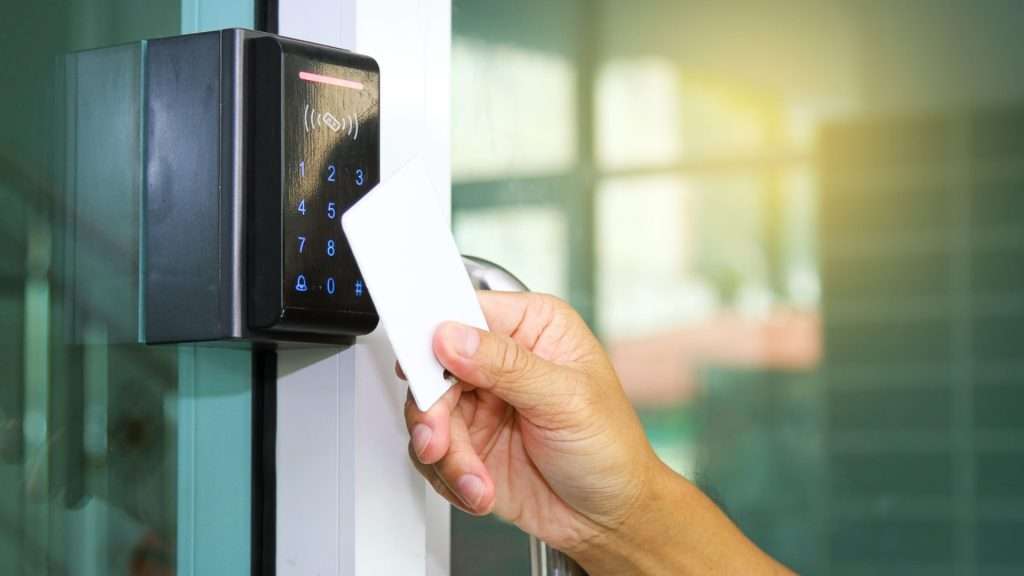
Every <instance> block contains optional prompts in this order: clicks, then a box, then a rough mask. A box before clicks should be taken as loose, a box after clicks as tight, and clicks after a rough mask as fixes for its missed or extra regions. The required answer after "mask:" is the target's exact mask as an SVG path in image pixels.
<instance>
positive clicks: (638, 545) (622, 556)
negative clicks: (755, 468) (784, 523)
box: [570, 459, 791, 576]
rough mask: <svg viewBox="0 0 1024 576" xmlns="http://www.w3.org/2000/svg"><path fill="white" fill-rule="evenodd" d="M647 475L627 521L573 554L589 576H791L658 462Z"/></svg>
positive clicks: (709, 502) (692, 486) (700, 493)
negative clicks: (717, 575) (781, 575)
mask: <svg viewBox="0 0 1024 576" xmlns="http://www.w3.org/2000/svg"><path fill="white" fill-rule="evenodd" d="M655 460H657V459H655ZM648 474H649V476H648V478H647V479H646V482H645V485H644V490H643V492H642V493H641V494H640V497H639V498H638V500H637V502H636V504H635V505H634V506H632V507H631V510H630V511H629V513H628V514H627V515H626V516H625V518H624V520H623V522H622V523H621V524H620V525H619V526H618V527H616V528H614V529H610V530H608V531H606V532H604V533H602V534H601V536H600V537H598V538H595V539H593V540H592V541H591V542H588V545H587V546H586V548H585V549H582V550H579V551H577V552H576V553H575V554H573V553H571V554H570V555H572V556H573V558H574V559H575V560H576V561H577V562H579V563H580V564H581V565H582V566H583V568H585V569H586V570H587V572H588V573H589V574H591V575H592V576H600V575H603V574H645V575H646V574H651V575H655V574H672V575H687V574H709V573H715V574H791V572H790V571H789V570H787V569H786V568H785V567H784V566H782V565H781V564H778V563H777V562H775V561H774V560H773V559H772V558H771V557H769V556H768V555H766V554H764V553H763V552H762V551H761V550H760V549H758V547H757V546H756V545H754V543H753V542H751V541H750V540H748V539H747V538H746V537H745V536H744V535H743V533H742V532H740V530H739V529H738V528H737V527H736V526H735V525H734V524H733V523H732V522H731V521H730V520H729V518H728V517H726V515H725V514H724V513H722V511H721V510H719V509H718V507H717V506H715V505H714V503H712V502H711V500H710V499H709V498H708V497H707V496H705V495H704V494H703V493H702V492H701V491H700V490H699V489H698V488H697V487H696V486H694V485H693V484H691V483H690V482H689V481H688V480H686V479H685V478H683V477H682V476H680V475H679V474H676V473H675V472H673V471H672V470H671V469H669V468H668V467H667V466H666V465H665V464H664V463H662V462H661V461H660V460H657V462H656V465H654V466H652V467H651V470H650V471H649V472H648Z"/></svg>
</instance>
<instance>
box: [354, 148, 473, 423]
mask: <svg viewBox="0 0 1024 576" xmlns="http://www.w3.org/2000/svg"><path fill="white" fill-rule="evenodd" d="M341 225H342V228H343V229H344V230H345V235H346V236H347V237H348V242H349V244H350V245H351V246H352V253H353V254H355V257H356V262H357V263H358V264H359V269H360V271H361V272H362V275H363V280H364V281H365V282H366V287H367V289H368V290H369V293H370V297H371V298H373V303H374V305H375V306H376V307H377V312H378V314H380V319H381V322H383V323H384V328H385V329H386V330H387V333H388V338H389V339H390V340H391V347H392V348H393V349H394V351H395V356H397V357H398V361H399V363H400V364H401V365H402V371H403V372H405V375H406V377H407V378H408V379H409V389H410V390H411V391H412V396H413V398H414V399H415V400H416V405H417V406H418V407H419V409H420V410H426V409H428V408H430V407H431V406H432V405H433V404H434V402H436V401H437V400H438V399H439V398H440V397H441V396H442V395H444V393H445V392H446V391H447V390H448V388H450V387H451V384H450V383H449V382H448V381H447V380H445V378H444V368H443V367H442V366H441V364H440V363H439V362H438V361H437V358H436V357H435V356H434V351H433V347H432V341H433V336H434V331H435V330H436V329H437V327H438V326H439V325H441V323H442V322H445V321H448V320H453V321H456V322H461V323H463V324H468V325H470V326H476V327H477V328H482V329H484V330H486V329H487V321H486V319H485V318H484V314H483V311H482V310H481V309H480V303H479V301H478V300H477V298H476V292H475V291H474V290H473V284H472V282H471V281H470V279H469V275H468V273H467V272H466V268H465V267H464V266H463V264H462V256H461V255H460V254H459V249H458V247H457V246H456V245H455V239H454V238H453V237H452V233H451V231H450V230H449V229H448V226H447V222H446V221H445V219H444V218H443V215H442V212H441V209H440V207H438V206H437V204H436V196H435V195H434V191H433V190H432V187H431V184H430V179H429V177H428V175H427V171H426V167H425V166H424V165H423V163H422V162H421V161H420V160H418V159H417V160H414V161H412V162H411V163H409V164H408V165H406V166H405V167H404V168H402V170H401V171H399V172H398V173H397V174H395V175H394V176H392V177H391V178H389V179H387V180H385V181H384V182H382V183H380V184H378V185H377V186H375V187H374V188H373V190H370V192H369V193H367V194H366V196H364V197H363V198H362V199H361V200H359V201H358V202H356V204H355V205H354V206H352V207H351V208H349V209H348V210H347V211H346V212H345V214H344V215H343V216H342V217H341Z"/></svg>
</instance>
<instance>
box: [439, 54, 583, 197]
mask: <svg viewBox="0 0 1024 576" xmlns="http://www.w3.org/2000/svg"><path fill="white" fill-rule="evenodd" d="M498 63H500V65H496V64H498ZM452 81H453V86H452V99H453V102H452V140H453V141H455V142H458V143H459V145H458V146H456V147H454V148H453V150H452V179H453V180H455V181H457V182H458V181H469V180H481V179H487V178H501V177H507V176H513V175H514V176H523V175H530V174H533V175H536V174H552V173H558V172H562V171H565V170H567V169H570V168H571V167H572V165H573V164H574V163H575V162H576V158H577V146H576V138H577V124H576V90H577V88H576V71H575V69H574V68H573V66H572V63H571V62H569V61H568V60H567V59H566V58H565V57H564V56H561V55H559V54H555V53H550V52H547V51H541V50H533V49H529V48H525V47H520V46H513V45H508V44H495V43H488V42H482V41H480V40H476V39H470V38H460V37H456V38H455V39H454V40H453V41H452Z"/></svg>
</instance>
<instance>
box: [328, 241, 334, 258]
mask: <svg viewBox="0 0 1024 576" xmlns="http://www.w3.org/2000/svg"><path fill="white" fill-rule="evenodd" d="M327 255H328V256H334V240H328V241H327Z"/></svg>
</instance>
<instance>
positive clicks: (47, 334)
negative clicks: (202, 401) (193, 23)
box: [0, 1, 180, 575]
mask: <svg viewBox="0 0 1024 576" xmlns="http://www.w3.org/2000/svg"><path fill="white" fill-rule="evenodd" d="M5 11H6V16H7V18H6V19H5V20H4V22H3V23H2V24H0V28H2V30H0V49H2V51H3V53H4V54H5V60H4V61H5V64H4V71H5V74H4V76H5V78H6V79H7V81H6V82H5V84H4V91H3V94H2V95H0V104H2V105H0V124H2V125H3V126H4V127H5V130H4V131H3V135H2V136H0V204H2V206H3V209H2V210H0V572H2V573H3V574H11V575H29V574H85V575H91V574H96V575H99V574H171V573H173V572H174V565H175V560H174V554H175V540H176V505H175V484H176V482H175V478H176V474H175V469H176V461H175V455H176V443H175V420H174V413H173V405H174V402H173V400H174V397H175V391H176V384H177V382H176V380H177V369H176V360H175V357H176V356H175V350H174V349H173V348H169V349H147V348H144V347H142V346H137V345H123V344H117V345H112V343H111V332H116V333H118V334H120V331H121V329H122V328H124V325H123V324H124V323H125V319H126V318H127V319H129V320H128V321H127V323H128V324H131V323H132V320H134V316H133V311H130V310H128V309H130V308H132V306H133V304H132V303H131V302H128V301H125V300H121V301H120V302H118V303H117V304H116V305H115V306H109V307H108V306H107V304H109V296H110V295H108V297H107V298H99V299H93V298H92V297H91V296H92V295H85V294H80V293H78V292H77V291H76V287H75V286H74V285H73V283H71V282H70V281H69V276H68V275H67V269H66V265H67V262H68V261H69V260H68V258H69V254H73V253H74V254H78V253H77V252H76V250H77V249H78V248H80V246H78V245H76V243H75V242H74V241H73V239H74V238H75V236H74V235H73V234H72V233H71V231H70V230H69V229H68V227H67V222H68V216H69V212H70V211H71V210H73V209H75V207H74V206H72V205H69V203H68V201H67V200H68V195H67V192H68V189H69V187H70V186H73V185H74V184H73V182H74V180H73V179H74V174H72V173H71V171H68V172H65V170H66V169H67V168H68V166H66V165H65V164H64V160H65V159H66V158H68V157H69V156H66V155H65V153H66V152H70V148H72V147H73V143H74V135H73V134H71V133H70V129H71V128H72V127H74V126H68V125H66V124H65V123H64V122H65V120H66V115H68V114H73V113H74V111H72V110H71V108H70V107H68V106H66V105H67V104H69V103H70V102H69V100H67V99H66V95H67V94H70V93H71V92H70V91H73V90H74V89H75V88H74V82H72V83H71V85H69V84H68V82H66V81H67V80H69V79H70V80H72V81H74V80H75V79H76V76H75V75H74V74H73V73H72V74H69V75H67V76H65V74H64V72H65V70H64V69H63V68H62V66H63V63H64V56H65V55H66V54H67V53H68V52H70V51H72V50H79V49H86V48H93V47H96V46H105V45H111V44H117V43H122V42H128V41H130V40H133V39H137V38H144V37H153V36H166V35H170V34H173V33H176V32H177V30H178V27H179V23H180V15H179V14H178V3H177V2H153V3H148V4H147V7H146V10H145V11H136V10H134V9H132V8H131V7H130V6H128V5H126V4H124V3H112V2H102V1H101V2H90V3H81V2H57V3H56V4H53V5H50V6H48V7H47V8H46V9H41V8H40V7H39V6H38V5H35V4H33V3H30V2H22V3H12V4H11V5H10V6H5ZM93 80H95V81H96V82H102V81H103V80H104V79H103V78H94V79H93ZM121 80H123V81H129V82H130V81H131V78H130V77H129V78H122V79H121ZM65 90H68V92H65ZM115 102H117V100H116V99H113V98H112V99H109V100H108V101H104V102H103V103H104V104H108V105H114V104H115ZM107 120H108V122H109V120H110V118H109V117H108V118H107ZM78 127H82V126H78ZM83 129H84V127H83ZM89 146H90V147H91V148H92V149H93V150H94V151H95V152H96V156H94V157H96V158H98V157H101V156H102V155H103V154H106V155H107V156H106V161H104V162H97V163H95V165H94V166H92V167H91V169H92V170H93V172H92V174H93V175H94V176H96V177H97V179H98V180H99V181H100V182H101V185H102V186H107V187H109V188H116V187H118V186H120V185H121V183H122V182H124V181H125V180H131V179H132V178H133V171H132V168H131V166H132V163H131V161H130V160H131V159H132V158H128V159H123V158H121V157H120V156H118V155H119V154H120V152H121V151H122V148H120V147H119V143H118V142H115V141H113V140H112V139H97V140H93V141H90V142H89ZM72 155H73V153H72ZM133 158H137V156H134V157H133ZM111 160H113V161H111ZM120 160H127V161H124V162H122V161H120ZM85 170H86V168H85V167H82V171H81V173H84V171H85ZM134 176H136V177H137V173H134ZM92 208H94V209H100V208H101V207H99V206H94V207H92ZM111 208H112V209H113V208H116V207H111ZM116 214H119V213H118V212H117V211H116V210H111V211H110V212H108V213H107V214H106V218H103V219H100V220H99V221H94V220H90V221H89V224H90V226H91V227H90V228H89V229H87V230H86V229H82V230H79V231H78V232H79V233H80V234H81V236H80V237H88V238H89V239H90V241H92V242H94V243H95V244H94V246H93V250H94V252H92V253H90V254H88V255H85V254H78V255H79V256H81V257H82V258H83V263H84V264H85V265H86V267H88V266H89V265H93V264H95V263H101V264H102V265H103V268H102V270H110V269H113V268H116V267H117V264H116V262H117V261H118V259H119V258H120V257H122V256H125V254H123V253H122V252H121V245H120V244H119V242H120V240H121V239H122V238H123V235H124V234H125V232H126V229H130V228H131V225H130V224H131V223H128V224H127V225H119V224H120V223H119V221H118V220H117V219H116V218H114V215H116ZM97 246H99V247H102V248H99V249H97V248H96V247H97ZM97 251H98V252H102V254H101V255H98V254H97V253H96V252H97ZM94 257H95V259H92V260H90V258H94ZM98 272H99V270H97V273H98ZM117 294H120V292H118V293H117ZM76 299H77V300H76ZM132 302H134V301H132ZM71 303H74V304H75V307H77V311H78V312H80V313H81V314H80V316H78V321H79V322H80V324H79V325H78V327H79V328H80V330H75V329H72V328H71V326H72V323H71V318H72V316H74V314H72V312H71V310H70V309H71V308H72V306H69V304H71ZM136 327H137V326H136V325H134V324H132V326H131V328H133V329H134V328H136ZM169 407H170V409H169Z"/></svg>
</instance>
